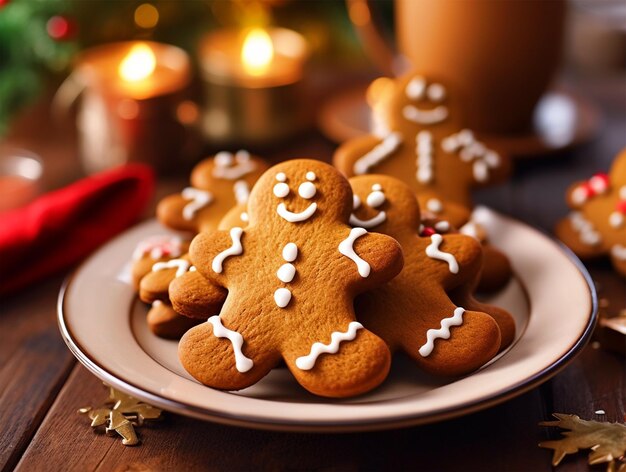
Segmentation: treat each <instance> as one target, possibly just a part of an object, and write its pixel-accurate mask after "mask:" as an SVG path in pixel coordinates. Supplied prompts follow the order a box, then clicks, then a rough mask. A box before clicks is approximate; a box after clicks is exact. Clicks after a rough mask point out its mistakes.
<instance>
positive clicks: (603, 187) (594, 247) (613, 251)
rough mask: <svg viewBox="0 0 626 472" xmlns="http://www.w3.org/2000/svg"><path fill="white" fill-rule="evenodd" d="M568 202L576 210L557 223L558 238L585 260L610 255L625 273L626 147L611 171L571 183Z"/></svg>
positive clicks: (623, 273) (615, 264)
mask: <svg viewBox="0 0 626 472" xmlns="http://www.w3.org/2000/svg"><path fill="white" fill-rule="evenodd" d="M567 203H568V205H569V206H570V208H572V210H574V211H572V212H571V213H570V214H569V216H568V217H567V218H565V219H563V220H561V221H560V222H559V223H558V224H557V226H556V235H557V237H558V238H559V239H560V240H561V241H563V242H564V243H565V244H567V245H568V246H569V247H570V248H571V249H572V250H573V251H574V252H575V253H576V254H577V255H578V256H579V257H581V258H582V259H592V258H595V257H600V256H607V255H608V256H609V257H610V258H611V262H612V263H613V266H614V267H615V270H617V271H618V272H620V273H621V274H622V275H625V276H626V149H624V150H622V151H621V152H620V154H618V156H617V157H616V158H615V161H614V162H613V165H612V166H611V171H610V174H608V175H607V174H596V175H594V176H593V177H591V178H590V179H589V180H587V181H586V182H578V183H575V184H574V185H572V186H571V187H570V189H569V190H568V192H567Z"/></svg>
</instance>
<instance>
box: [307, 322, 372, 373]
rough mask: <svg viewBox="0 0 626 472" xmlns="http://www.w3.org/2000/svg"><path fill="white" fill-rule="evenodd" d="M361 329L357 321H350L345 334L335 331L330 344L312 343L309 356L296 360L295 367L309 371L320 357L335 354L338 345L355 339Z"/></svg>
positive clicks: (361, 326)
mask: <svg viewBox="0 0 626 472" xmlns="http://www.w3.org/2000/svg"><path fill="white" fill-rule="evenodd" d="M362 328H363V325H362V324H361V323H359V322H358V321H351V322H350V324H349V325H348V330H347V331H346V332H340V331H335V332H334V333H332V334H331V335H330V343H328V344H323V343H320V342H316V343H314V344H313V345H312V346H311V351H310V352H309V354H307V355H306V356H302V357H298V358H297V359H296V367H298V369H300V370H311V369H312V368H313V367H315V362H316V361H317V358H318V357H319V356H320V355H322V354H336V353H337V352H339V344H340V343H341V342H343V341H352V340H353V339H354V338H356V334H357V331H358V330H359V329H362Z"/></svg>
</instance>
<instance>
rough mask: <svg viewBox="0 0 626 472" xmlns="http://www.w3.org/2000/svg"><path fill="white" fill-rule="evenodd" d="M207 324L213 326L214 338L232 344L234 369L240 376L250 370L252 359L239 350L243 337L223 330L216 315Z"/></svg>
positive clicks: (234, 332) (220, 321)
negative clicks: (222, 339) (223, 339)
mask: <svg viewBox="0 0 626 472" xmlns="http://www.w3.org/2000/svg"><path fill="white" fill-rule="evenodd" d="M207 323H210V324H211V325H212V326H213V334H214V335H215V336H216V337H218V338H226V339H228V340H229V341H230V343H231V344H232V346H233V351H234V353H235V367H236V369H237V370H238V371H239V372H241V373H242V374H243V373H245V372H248V371H249V370H250V369H252V366H253V365H254V362H252V359H250V358H248V357H246V356H245V355H244V353H243V351H242V350H241V347H242V346H243V336H242V335H241V334H239V333H238V332H237V331H232V330H230V329H228V328H225V327H224V325H223V324H222V320H221V319H220V317H219V316H218V315H215V316H212V317H211V318H209V319H208V320H207Z"/></svg>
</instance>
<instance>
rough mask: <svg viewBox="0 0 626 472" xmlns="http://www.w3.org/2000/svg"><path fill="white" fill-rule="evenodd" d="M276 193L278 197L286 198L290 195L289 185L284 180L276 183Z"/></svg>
mask: <svg viewBox="0 0 626 472" xmlns="http://www.w3.org/2000/svg"><path fill="white" fill-rule="evenodd" d="M274 195H276V196H277V197H278V198H285V197H286V196H287V195H289V185H287V184H286V183H284V182H281V183H278V184H276V185H274Z"/></svg>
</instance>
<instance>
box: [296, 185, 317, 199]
mask: <svg viewBox="0 0 626 472" xmlns="http://www.w3.org/2000/svg"><path fill="white" fill-rule="evenodd" d="M316 192H317V188H315V184H313V183H312V182H302V183H301V184H300V186H299V187H298V195H300V196H301V197H302V198H306V199H307V200H309V199H311V198H313V197H314V196H315V193H316Z"/></svg>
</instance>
